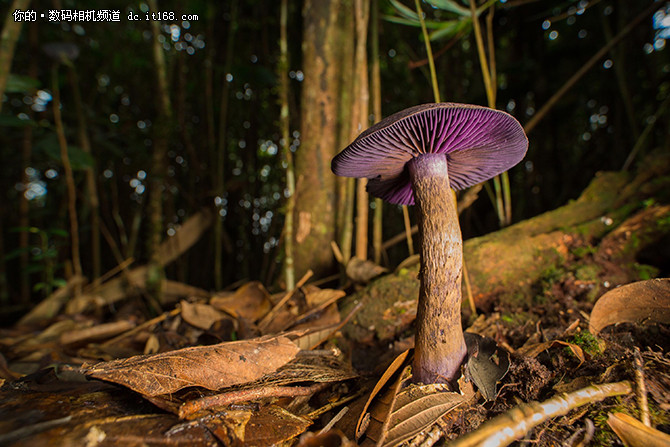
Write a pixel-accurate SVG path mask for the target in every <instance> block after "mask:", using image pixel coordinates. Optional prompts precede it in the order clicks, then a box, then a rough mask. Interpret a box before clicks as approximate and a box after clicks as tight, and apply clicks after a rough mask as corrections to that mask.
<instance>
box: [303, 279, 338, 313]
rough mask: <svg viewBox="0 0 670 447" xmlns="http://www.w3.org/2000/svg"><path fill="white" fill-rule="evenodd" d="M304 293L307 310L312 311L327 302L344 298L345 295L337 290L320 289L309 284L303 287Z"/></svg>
mask: <svg viewBox="0 0 670 447" xmlns="http://www.w3.org/2000/svg"><path fill="white" fill-rule="evenodd" d="M303 292H304V293H305V302H306V303H307V308H308V309H313V308H315V307H318V306H320V305H322V304H325V303H327V302H335V301H337V300H338V299H340V298H342V297H344V296H345V295H346V293H345V292H344V290H339V289H320V288H318V287H316V286H313V285H311V284H308V285H306V286H305V287H303Z"/></svg>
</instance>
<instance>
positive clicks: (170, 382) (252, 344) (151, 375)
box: [82, 335, 300, 396]
mask: <svg viewBox="0 0 670 447" xmlns="http://www.w3.org/2000/svg"><path fill="white" fill-rule="evenodd" d="M299 350H300V348H298V346H296V344H295V343H293V342H292V341H291V340H289V339H288V338H286V337H284V336H281V335H280V336H277V337H271V338H259V339H252V340H244V341H237V342H227V343H220V344H217V345H212V346H196V347H191V348H186V349H180V350H176V351H170V352H163V353H160V354H155V355H139V356H135V357H130V358H128V359H121V360H113V361H111V362H102V363H98V364H95V365H92V366H89V365H84V366H83V367H82V368H83V370H84V372H85V373H86V374H87V375H89V376H91V377H95V378H96V379H102V380H106V381H109V382H115V383H118V384H120V385H123V386H126V387H128V388H130V389H132V390H134V391H136V392H138V393H141V394H145V395H148V396H158V395H160V394H168V393H174V392H175V391H178V390H180V389H182V388H186V387H190V386H200V387H203V388H207V389H209V390H219V389H222V388H225V387H227V386H231V385H237V384H240V383H248V382H253V381H254V380H258V379H260V378H261V377H263V376H265V375H267V374H270V373H272V372H274V371H276V370H277V369H278V368H279V367H281V366H283V365H285V364H286V363H288V362H289V361H290V360H292V359H293V358H294V357H295V356H296V354H297V353H298V351H299Z"/></svg>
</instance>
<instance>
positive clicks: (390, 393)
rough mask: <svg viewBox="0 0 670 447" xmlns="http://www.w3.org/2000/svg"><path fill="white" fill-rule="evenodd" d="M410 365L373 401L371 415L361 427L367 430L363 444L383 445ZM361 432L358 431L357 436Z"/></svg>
mask: <svg viewBox="0 0 670 447" xmlns="http://www.w3.org/2000/svg"><path fill="white" fill-rule="evenodd" d="M410 370H411V368H410V366H409V365H408V366H405V368H404V369H403V370H402V372H401V373H400V375H398V377H397V378H396V380H395V381H394V382H393V384H392V385H391V386H389V387H388V388H387V389H386V391H384V393H383V394H382V395H381V396H380V397H379V398H377V399H375V401H374V402H373V403H372V405H371V406H370V407H371V410H370V413H369V416H366V417H365V419H364V421H365V423H364V424H363V426H362V427H360V428H361V434H362V432H365V439H364V440H363V442H362V443H361V445H362V446H373V445H374V446H377V447H379V446H383V445H385V440H386V437H387V435H388V432H389V428H390V427H389V424H390V423H391V417H392V416H393V408H394V407H395V403H396V399H397V398H398V392H399V391H400V387H402V384H403V383H404V382H405V381H407V380H408V379H409V378H410V377H411V374H410ZM358 437H359V434H358V433H357V438H358Z"/></svg>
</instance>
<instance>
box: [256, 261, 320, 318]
mask: <svg viewBox="0 0 670 447" xmlns="http://www.w3.org/2000/svg"><path fill="white" fill-rule="evenodd" d="M313 274H314V272H312V271H311V270H307V273H305V274H304V275H303V276H302V278H300V281H298V283H297V284H296V285H295V287H294V288H293V289H291V290H289V291H288V292H286V294H285V295H284V296H283V297H282V299H281V300H279V302H278V303H277V304H275V306H274V307H273V308H272V309H271V310H270V312H268V313H267V315H265V316H264V317H263V319H262V320H261V322H260V323H259V324H258V328H259V329H260V330H261V331H263V330H265V329H266V328H267V327H268V325H269V324H270V322H272V318H273V317H274V316H275V314H276V313H277V312H278V311H279V309H281V308H282V307H283V306H284V304H286V302H287V301H288V300H289V299H291V297H292V296H293V294H294V293H295V292H297V291H298V289H299V288H301V287H302V286H304V285H305V283H306V282H307V280H308V279H309V278H311V277H312V275H313Z"/></svg>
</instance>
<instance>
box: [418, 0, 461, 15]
mask: <svg viewBox="0 0 670 447" xmlns="http://www.w3.org/2000/svg"><path fill="white" fill-rule="evenodd" d="M426 3H428V4H429V5H431V6H432V7H434V8H437V9H441V10H442V11H447V12H452V13H454V14H457V15H459V16H462V17H469V16H470V10H469V9H468V8H466V7H464V6H461V5H459V4H458V3H456V2H455V1H454V0H426Z"/></svg>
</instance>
